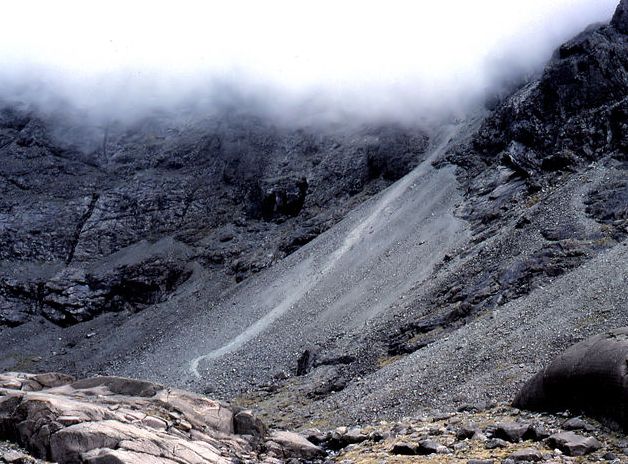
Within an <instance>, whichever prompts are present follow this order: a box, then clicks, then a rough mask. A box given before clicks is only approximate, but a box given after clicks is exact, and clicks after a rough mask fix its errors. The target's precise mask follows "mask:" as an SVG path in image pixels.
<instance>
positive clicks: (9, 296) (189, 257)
mask: <svg viewBox="0 0 628 464" xmlns="http://www.w3.org/2000/svg"><path fill="white" fill-rule="evenodd" d="M64 118H65V119H64ZM426 141H427V137H426V136H425V135H424V134H423V133H422V132H421V131H417V130H414V131H412V133H410V132H408V131H406V130H404V129H403V128H400V127H394V126H386V127H372V128H368V127H364V128H356V129H352V130H350V131H345V132H342V133H340V132H334V131H333V130H331V129H330V130H328V131H320V130H316V129H311V130H308V129H300V130H293V129H284V128H281V127H276V126H274V125H272V124H270V123H268V122H265V121H264V120H261V119H260V118H257V117H253V116H250V115H246V114H232V113H230V114H227V115H224V116H221V117H218V116H217V117H214V118H206V119H200V120H199V118H198V117H195V116H190V117H189V118H188V120H185V119H184V118H177V119H175V118H173V117H166V116H163V117H159V116H155V117H152V118H151V119H150V120H143V121H141V122H139V123H135V124H134V125H131V126H130V127H129V126H128V125H121V124H114V123H110V124H106V125H104V126H103V127H94V126H89V125H88V124H85V123H83V124H81V123H80V122H78V121H76V122H74V124H73V123H72V119H69V118H68V116H67V115H65V114H63V113H60V114H58V113H57V114H54V113H53V114H48V115H42V114H38V113H37V111H35V110H26V109H15V108H5V109H4V110H3V111H2V113H1V117H0V147H1V153H0V156H1V157H2V160H3V165H2V169H1V171H0V176H1V177H0V179H1V183H0V188H1V189H2V190H1V194H0V202H1V203H0V214H1V216H0V218H1V219H0V224H2V228H1V229H0V259H1V260H2V261H1V263H2V264H0V266H2V279H1V280H0V326H15V325H20V324H22V323H24V322H26V321H28V320H34V319H37V318H38V317H41V316H43V317H45V318H46V319H48V320H50V321H52V322H53V323H55V324H58V325H62V326H67V325H71V324H74V323H76V322H81V321H85V320H88V319H91V318H93V317H94V316H96V315H98V314H101V313H103V312H109V311H123V310H128V311H132V312H133V311H138V310H140V309H142V308H144V307H146V306H149V305H151V304H154V303H157V302H159V301H163V300H164V299H167V297H168V295H169V294H170V293H172V292H173V291H174V290H175V289H176V288H177V287H178V286H180V285H181V283H182V282H184V281H185V280H187V279H188V278H189V277H190V275H191V274H192V273H193V272H195V270H196V271H197V272H205V273H207V275H208V276H207V278H208V279H211V280H213V281H214V282H215V285H216V292H218V291H219V290H222V289H224V288H227V287H228V286H230V285H231V284H232V283H233V282H234V281H235V282H239V281H241V280H243V279H244V278H245V277H246V276H248V275H250V274H251V273H255V272H258V271H259V270H261V269H264V268H266V267H268V266H270V265H271V264H272V263H273V262H275V261H277V260H279V259H281V258H283V257H284V256H286V255H288V254H290V253H292V252H293V251H294V250H296V249H298V248H299V247H300V246H302V245H303V244H305V243H307V242H308V241H310V240H311V239H312V238H314V237H316V236H317V235H318V234H320V233H321V232H322V231H324V230H326V229H327V228H329V227H330V226H331V225H332V224H334V223H335V222H337V221H338V220H339V218H340V217H342V215H344V214H345V213H346V211H348V210H349V209H350V208H351V207H352V206H354V205H356V204H359V203H360V202H361V201H363V200H364V199H365V198H368V197H369V196H370V195H372V194H373V193H375V192H377V191H378V190H381V189H382V188H383V187H385V186H386V185H388V184H389V183H390V182H392V181H394V180H397V179H398V178H400V177H402V176H403V175H404V174H405V173H407V172H408V171H409V170H410V169H411V168H412V167H414V166H415V165H416V164H417V163H418V161H419V160H420V157H421V154H422V153H423V151H424V149H425V147H426Z"/></svg>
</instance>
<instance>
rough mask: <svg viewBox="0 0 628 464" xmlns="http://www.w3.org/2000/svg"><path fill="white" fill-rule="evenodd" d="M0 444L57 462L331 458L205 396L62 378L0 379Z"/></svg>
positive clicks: (112, 380)
mask: <svg viewBox="0 0 628 464" xmlns="http://www.w3.org/2000/svg"><path fill="white" fill-rule="evenodd" d="M236 431H245V432H246V434H238V433H236ZM0 439H8V440H10V441H14V442H18V443H19V444H20V445H22V446H24V447H25V448H26V449H28V450H29V451H30V452H31V453H32V454H33V455H34V456H36V457H38V458H41V459H47V460H51V461H54V462H58V463H85V464H110V463H154V464H172V463H178V464H187V463H194V464H205V463H212V464H229V463H234V462H263V461H264V460H265V459H271V460H272V459H276V458H282V459H283V458H297V459H314V458H317V457H322V456H324V454H325V453H324V452H323V451H322V450H321V449H320V448H319V447H317V446H315V445H313V444H312V443H310V442H309V441H307V440H306V439H305V438H303V437H302V436H301V435H298V434H296V433H290V432H282V431H273V432H271V433H270V434H268V432H267V430H266V427H265V426H264V425H263V424H262V423H261V421H259V420H258V419H257V418H255V416H254V415H253V414H252V413H251V412H250V411H236V410H234V409H232V408H231V407H229V406H227V405H226V404H223V403H221V402H218V401H214V400H211V399H208V398H205V397H203V396H200V395H196V394H193V393H190V392H186V391H183V390H176V389H170V388H166V387H163V386H161V385H157V384H153V383H150V382H144V381H140V380H131V379H126V378H121V377H94V378H89V379H84V380H78V381H76V380H75V379H74V378H72V377H70V376H67V375H63V374H56V373H49V374H39V375H35V374H22V373H5V374H0ZM4 459H5V460H6V458H4ZM1 461H2V460H1V459H0V462H1Z"/></svg>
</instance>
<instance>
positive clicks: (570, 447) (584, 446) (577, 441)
mask: <svg viewBox="0 0 628 464" xmlns="http://www.w3.org/2000/svg"><path fill="white" fill-rule="evenodd" d="M548 444H549V445H550V446H551V447H552V448H558V449H559V450H561V451H562V452H563V453H565V454H566V455H567V456H584V455H585V454H589V453H592V452H593V451H597V450H598V449H600V448H601V447H602V443H600V442H599V441H598V440H597V439H595V438H593V437H583V436H581V435H577V434H575V433H574V432H561V433H555V434H554V435H551V436H550V437H549V438H548Z"/></svg>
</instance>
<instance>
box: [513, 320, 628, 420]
mask: <svg viewBox="0 0 628 464" xmlns="http://www.w3.org/2000/svg"><path fill="white" fill-rule="evenodd" d="M627 361H628V327H623V328H620V329H616V330H612V331H610V332H607V333H604V334H600V335H596V336H594V337H591V338H589V339H587V340H584V341H582V342H580V343H577V344H576V345H573V346H572V347H570V348H569V349H567V350H566V351H565V352H564V353H562V354H560V355H559V356H558V357H556V358H555V359H554V360H553V361H552V362H551V363H550V364H549V366H547V367H546V368H545V369H544V370H542V371H541V372H539V373H538V374H537V375H536V376H534V377H533V378H532V379H531V380H529V381H528V382H527V383H526V384H525V385H524V386H523V388H522V389H521V391H520V392H519V394H518V395H517V397H516V398H515V400H514V402H513V405H514V406H515V407H517V408H521V409H529V410H534V411H549V412H556V411H561V410H566V409H569V410H570V411H574V412H579V413H586V414H589V415H591V416H595V417H598V418H602V419H606V420H609V421H611V422H613V423H615V424H617V425H619V426H620V427H622V428H623V429H624V430H625V431H628V377H627V376H626V365H627Z"/></svg>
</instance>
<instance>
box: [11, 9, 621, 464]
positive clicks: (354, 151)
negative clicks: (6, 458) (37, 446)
mask: <svg viewBox="0 0 628 464" xmlns="http://www.w3.org/2000/svg"><path fill="white" fill-rule="evenodd" d="M627 11H628V2H627V1H626V0H623V1H622V2H621V3H620V5H619V6H618V8H617V12H616V13H615V15H614V17H613V19H612V21H611V23H610V24H608V25H601V26H595V27H591V28H589V29H588V30H587V31H585V32H583V33H582V34H580V35H578V36H577V37H575V38H574V39H572V40H571V41H569V42H567V43H565V44H564V45H562V46H561V47H559V49H558V50H557V51H556V52H555V54H554V56H553V58H552V59H551V61H550V62H549V63H548V65H547V67H546V68H545V70H544V71H543V72H542V73H540V74H539V76H537V77H536V78H535V79H533V80H532V81H530V82H528V83H526V84H525V85H524V86H522V87H521V88H519V89H518V90H516V91H515V92H514V93H513V94H512V95H510V96H509V97H507V98H505V99H504V100H503V101H502V102H501V103H500V104H499V105H497V106H496V108H495V109H494V110H493V111H491V112H487V113H485V112H480V111H478V112H477V113H476V114H475V115H474V116H471V117H469V118H468V120H466V121H463V122H457V123H446V124H445V123H443V124H442V125H441V126H440V127H438V128H434V129H431V130H429V131H426V130H424V129H418V128H402V127H399V126H391V125H380V126H374V127H348V128H343V127H326V128H320V127H317V128H314V127H309V128H302V129H294V128H287V127H283V126H277V125H274V124H272V123H270V122H269V121H268V120H264V119H262V118H259V117H256V116H254V115H251V114H238V113H233V112H226V113H224V114H221V115H218V116H215V117H205V118H201V119H199V118H198V115H189V117H188V116H186V117H183V116H182V117H177V118H174V117H173V116H168V115H155V116H154V117H151V118H150V119H149V120H143V121H141V122H137V123H136V124H135V125H134V126H124V125H121V124H115V123H109V124H105V125H104V126H103V127H89V128H88V127H86V126H85V125H84V124H83V125H82V124H81V123H80V121H79V122H76V121H74V122H72V121H73V120H72V119H71V118H69V117H68V116H67V115H65V116H63V117H62V116H61V115H60V114H58V113H54V114H38V113H37V112H36V111H34V110H25V109H23V108H15V107H12V108H6V109H5V110H4V112H3V113H2V119H1V120H0V122H1V127H2V130H1V132H0V147H2V148H1V150H2V151H1V153H2V156H3V161H4V163H3V166H2V168H0V180H1V181H2V183H0V188H2V194H1V195H0V202H1V208H0V211H1V212H2V216H0V218H1V219H0V224H2V227H1V229H0V242H1V244H2V247H1V250H0V253H1V254H2V256H1V258H2V264H1V265H2V279H1V280H0V321H1V325H2V326H1V327H0V353H1V354H0V369H6V370H28V371H49V370H53V369H54V370H59V371H63V372H69V373H72V374H78V375H81V376H87V375H92V374H108V375H112V374H113V375H125V376H129V377H139V378H144V379H150V380H153V381H156V382H160V383H167V384H171V385H175V386H178V387H185V388H188V389H193V390H195V391H197V392H203V393H209V394H211V396H212V397H216V398H219V399H224V400H229V401H231V402H233V403H234V404H238V405H240V406H244V407H251V406H252V407H254V408H255V409H257V410H258V412H259V413H260V416H261V417H262V418H264V419H265V420H266V421H267V422H268V423H271V424H274V425H276V426H279V427H284V428H285V427H289V428H294V427H296V428H301V429H307V428H311V427H323V428H331V427H332V426H336V425H349V424H360V423H373V422H375V421H378V420H381V419H389V420H390V419H393V420H396V419H400V418H402V417H405V416H418V415H420V414H428V413H429V414H431V415H432V416H434V414H435V413H436V412H438V411H445V410H446V411H450V410H455V409H458V408H461V409H462V410H475V411H484V410H486V409H487V408H489V409H491V408H493V407H494V404H495V402H504V401H511V400H512V398H513V397H514V394H515V392H517V391H518V390H519V387H520V386H521V385H522V384H523V383H524V382H525V381H526V380H527V379H529V378H530V377H532V376H533V374H534V373H536V372H537V371H539V370H540V369H541V368H542V367H543V366H545V365H546V364H547V363H548V362H549V360H550V359H551V358H552V357H553V356H554V355H555V354H556V353H558V352H560V351H562V350H563V349H564V348H566V347H567V346H569V345H571V344H572V343H574V342H577V341H579V340H582V339H583V338H585V337H587V336H589V335H592V334H595V333H599V332H603V331H606V330H607V329H613V328H617V327H621V326H626V325H628V311H627V308H628V292H626V288H628V286H627V281H628V259H627V258H628V256H627V254H628V246H627V243H628V242H627V241H626V236H627V235H628V170H627V167H628V164H627V161H628V159H627V153H628V138H627V134H628V13H627ZM88 129H89V130H88ZM494 412H495V411H494ZM508 413H509V414H510V413H512V414H517V413H516V412H513V411H510V412H508ZM478 420H480V419H479V418H478ZM504 420H505V419H504ZM552 420H554V419H549V421H550V422H552ZM449 425H452V424H449ZM550 425H551V427H554V428H556V429H557V430H556V431H557V432H558V428H557V424H556V423H551V424H550ZM412 427H414V425H412ZM417 427H418V428H421V427H422V426H417ZM443 427H445V428H446V427H447V426H446V425H444V424H443ZM526 430H527V429H526ZM417 433H418V435H417V437H418V436H419V435H420V437H421V439H425V440H427V439H430V436H429V435H430V434H429V433H427V435H426V431H425V430H423V429H421V430H418V431H417ZM430 433H431V432H430ZM443 433H445V432H443ZM452 433H453V432H452ZM452 436H453V435H452ZM384 441H385V444H386V447H388V446H389V445H390V446H393V443H392V442H390V441H386V439H384ZM369 446H370V445H369ZM451 446H452V447H453V446H454V442H452V443H451ZM482 446H483V445H482ZM613 446H614V448H613V449H612V450H611V449H609V450H607V451H609V452H613V453H617V452H618V450H621V449H622V447H621V446H619V445H617V446H615V445H613ZM371 448H372V447H371ZM386 449H388V448H386ZM452 449H453V448H452ZM371 450H372V449H371ZM379 451H382V450H378V452H379ZM414 451H416V452H417V453H418V452H419V449H418V448H417V449H415V450H414ZM510 451H512V452H513V453H514V452H515V450H510ZM538 452H540V451H538ZM360 453H361V451H360V449H359V448H357V449H356V451H355V453H353V454H351V453H349V452H347V453H346V457H347V459H358V455H359V454H360ZM505 453H506V452H505V451H504V453H503V454H504V456H501V455H500V457H503V458H504V459H506V458H507V456H506V454H505ZM533 454H534V453H533ZM596 456H597V455H596ZM546 457H547V459H559V458H558V457H557V456H554V455H552V456H544V455H543V453H542V452H541V457H539V458H538V459H537V458H531V459H530V460H532V461H538V460H541V459H546ZM597 457H600V458H601V457H602V456H601V454H600V455H599V456H597ZM365 459H366V458H365ZM369 459H370V458H369ZM513 459H514V458H513ZM517 459H519V458H517ZM521 459H523V458H521ZM521 459H519V460H521ZM560 459H562V458H560ZM443 462H454V461H443Z"/></svg>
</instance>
